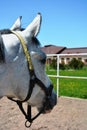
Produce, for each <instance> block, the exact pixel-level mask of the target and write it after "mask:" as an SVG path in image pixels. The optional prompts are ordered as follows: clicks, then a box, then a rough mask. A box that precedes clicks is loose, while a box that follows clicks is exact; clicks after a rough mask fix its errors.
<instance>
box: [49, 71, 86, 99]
mask: <svg viewBox="0 0 87 130" xmlns="http://www.w3.org/2000/svg"><path fill="white" fill-rule="evenodd" d="M56 73H57V72H56V71H47V74H49V75H56ZM60 75H63V76H83V77H87V70H72V71H68V70H60ZM51 80H52V82H53V84H54V88H55V90H56V86H57V85H56V78H51ZM59 95H60V96H69V97H78V98H85V99H87V80H83V79H64V78H62V79H59Z"/></svg>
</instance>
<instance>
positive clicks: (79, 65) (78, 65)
mask: <svg viewBox="0 0 87 130" xmlns="http://www.w3.org/2000/svg"><path fill="white" fill-rule="evenodd" d="M68 66H69V67H70V68H71V69H82V68H83V66H84V63H83V62H82V61H81V60H78V59H76V58H73V59H72V60H71V61H70V62H69V64H68Z"/></svg>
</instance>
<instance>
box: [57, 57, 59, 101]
mask: <svg viewBox="0 0 87 130" xmlns="http://www.w3.org/2000/svg"><path fill="white" fill-rule="evenodd" d="M57 77H59V55H57ZM58 95H59V78H57V98H58Z"/></svg>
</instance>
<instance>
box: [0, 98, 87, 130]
mask: <svg viewBox="0 0 87 130" xmlns="http://www.w3.org/2000/svg"><path fill="white" fill-rule="evenodd" d="M24 107H26V105H25V104H24ZM33 112H34V113H35V112H36V110H35V109H34V110H33ZM24 123H25V118H24V116H23V115H22V113H21V112H20V110H19V108H18V106H17V105H16V104H15V103H14V102H12V101H9V100H8V99H7V98H3V99H1V100H0V130H28V129H29V130H87V100H83V99H74V98H65V97H60V98H59V100H58V104H57V105H56V106H55V108H54V109H53V110H52V112H51V113H49V114H45V115H41V116H40V117H38V118H37V119H36V120H35V121H34V122H33V124H32V126H31V128H26V127H25V125H24Z"/></svg>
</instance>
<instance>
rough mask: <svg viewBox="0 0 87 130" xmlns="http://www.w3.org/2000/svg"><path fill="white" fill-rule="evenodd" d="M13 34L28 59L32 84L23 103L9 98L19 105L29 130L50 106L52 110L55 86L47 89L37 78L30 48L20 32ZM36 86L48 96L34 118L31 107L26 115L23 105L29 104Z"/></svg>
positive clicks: (28, 107)
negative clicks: (52, 95)
mask: <svg viewBox="0 0 87 130" xmlns="http://www.w3.org/2000/svg"><path fill="white" fill-rule="evenodd" d="M11 32H12V33H13V34H15V35H16V36H17V37H18V39H19V40H20V43H21V45H22V48H23V52H24V54H25V57H26V59H27V65H28V70H29V74H30V81H29V82H30V83H29V89H28V93H27V96H26V98H25V99H24V100H23V101H20V100H15V99H13V98H10V97H8V99H10V100H11V101H14V102H16V103H17V105H18V106H19V108H20V110H21V112H22V113H23V115H24V116H25V118H26V122H25V126H26V127H27V128H29V127H30V126H31V124H32V122H33V121H34V120H35V119H36V118H37V117H38V116H39V115H40V114H41V113H44V112H45V110H46V109H47V108H48V107H49V106H50V108H52V105H51V101H50V98H51V94H52V90H53V85H50V86H49V87H48V88H46V86H45V85H44V84H43V83H42V81H41V80H39V79H38V78H37V76H36V75H35V72H34V67H33V64H32V60H31V56H30V53H29V51H28V48H27V44H26V43H25V41H24V39H23V38H22V36H21V35H20V34H19V33H18V32H15V31H11ZM35 84H37V85H38V86H39V87H41V89H42V90H43V91H44V93H45V95H46V97H45V98H46V99H45V102H44V103H43V107H42V109H41V110H40V112H39V113H38V114H37V115H36V116H34V117H32V111H31V106H30V105H28V106H27V113H26V112H25V110H24V108H23V103H24V102H27V101H28V100H29V99H30V97H31V94H32V91H33V88H34V86H35Z"/></svg>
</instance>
